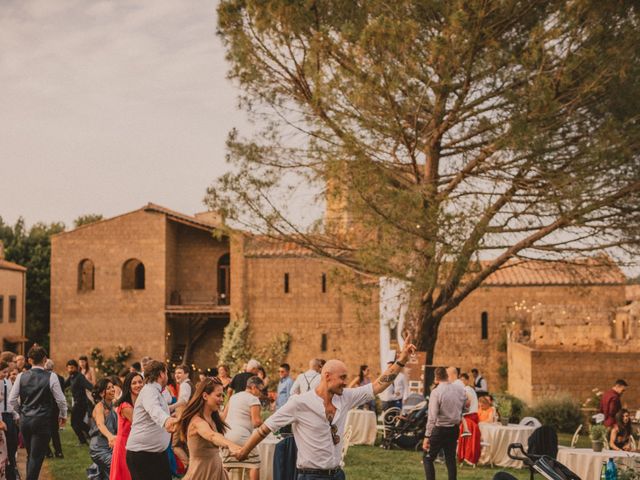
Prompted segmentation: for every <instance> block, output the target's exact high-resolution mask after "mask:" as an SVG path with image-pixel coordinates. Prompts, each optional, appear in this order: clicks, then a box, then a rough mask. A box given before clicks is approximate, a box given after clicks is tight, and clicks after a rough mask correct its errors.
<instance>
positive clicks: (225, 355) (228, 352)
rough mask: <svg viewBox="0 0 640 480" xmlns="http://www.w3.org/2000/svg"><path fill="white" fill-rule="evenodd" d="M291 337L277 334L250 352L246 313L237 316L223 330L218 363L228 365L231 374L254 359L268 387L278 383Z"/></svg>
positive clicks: (286, 334) (285, 334)
mask: <svg viewBox="0 0 640 480" xmlns="http://www.w3.org/2000/svg"><path fill="white" fill-rule="evenodd" d="M290 341H291V336H290V335H289V334H288V333H280V334H277V335H276V336H275V337H274V338H273V340H271V341H270V342H268V343H265V344H262V345H261V346H259V347H258V348H256V349H254V350H253V351H252V349H251V346H250V345H251V339H250V338H249V323H248V321H247V315H246V313H244V314H242V315H239V316H237V317H236V318H235V319H234V320H232V321H231V322H229V324H228V325H227V326H226V327H225V329H224V334H223V337H222V347H221V348H220V351H218V359H219V361H220V363H223V364H225V365H228V366H229V368H231V371H232V372H237V371H240V370H241V368H242V365H243V364H244V363H246V362H247V361H248V360H249V359H251V358H255V359H256V360H258V361H259V362H260V364H261V365H262V366H263V367H264V369H265V371H266V372H267V376H268V377H269V381H270V382H271V384H270V387H273V386H274V385H273V384H274V382H276V383H277V381H278V375H277V372H278V367H279V366H280V363H282V362H283V361H284V359H285V358H286V356H287V353H288V352H289V343H290Z"/></svg>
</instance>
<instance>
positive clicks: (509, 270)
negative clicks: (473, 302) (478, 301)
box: [483, 260, 626, 286]
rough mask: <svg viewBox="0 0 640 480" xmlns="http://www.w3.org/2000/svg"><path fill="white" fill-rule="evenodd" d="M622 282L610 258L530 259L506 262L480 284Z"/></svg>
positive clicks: (620, 275)
mask: <svg viewBox="0 0 640 480" xmlns="http://www.w3.org/2000/svg"><path fill="white" fill-rule="evenodd" d="M624 283H626V277H625V275H624V274H623V273H622V271H621V270H620V268H618V266H617V265H615V264H614V263H612V262H610V261H608V262H602V261H597V260H576V261H574V262H561V261H556V262H549V261H538V260H529V261H526V262H522V261H521V262H518V261H514V262H511V263H510V264H507V265H506V266H505V267H503V268H501V269H500V270H498V271H497V272H494V273H493V274H491V275H490V276H489V278H487V279H486V280H485V281H484V282H483V285H485V286H488V285H602V284H606V285H611V284H616V285H620V284H624Z"/></svg>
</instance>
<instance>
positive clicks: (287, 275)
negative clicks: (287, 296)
mask: <svg viewBox="0 0 640 480" xmlns="http://www.w3.org/2000/svg"><path fill="white" fill-rule="evenodd" d="M284 293H289V274H288V273H285V274H284Z"/></svg>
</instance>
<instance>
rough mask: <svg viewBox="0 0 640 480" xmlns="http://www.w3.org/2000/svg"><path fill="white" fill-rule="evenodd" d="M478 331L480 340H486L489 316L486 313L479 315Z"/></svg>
mask: <svg viewBox="0 0 640 480" xmlns="http://www.w3.org/2000/svg"><path fill="white" fill-rule="evenodd" d="M480 330H481V335H482V340H487V339H488V338H489V314H488V313H487V312H482V315H480Z"/></svg>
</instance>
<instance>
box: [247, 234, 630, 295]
mask: <svg viewBox="0 0 640 480" xmlns="http://www.w3.org/2000/svg"><path fill="white" fill-rule="evenodd" d="M316 256H317V255H316V254H315V253H314V252H312V251H311V250H309V249H308V248H305V247H303V246H301V245H298V244H297V243H295V242H290V241H289V242H285V241H278V240H276V239H273V238H271V237H265V236H253V237H248V241H247V243H246V246H245V257H254V258H256V257H259V258H277V257H280V258H286V257H316ZM482 263H483V266H486V265H487V264H488V263H489V262H482ZM625 283H626V277H625V275H624V274H623V273H622V271H621V270H620V268H618V266H617V265H616V264H615V263H613V262H612V261H611V260H609V259H604V260H603V259H576V260H573V261H559V260H558V261H544V260H513V261H511V262H509V263H507V264H506V265H505V266H503V267H502V268H501V269H500V270H498V271H496V272H494V273H492V274H491V275H489V277H488V278H487V279H486V280H485V281H484V282H482V286H509V285H532V286H533V285H623V284H625Z"/></svg>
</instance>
